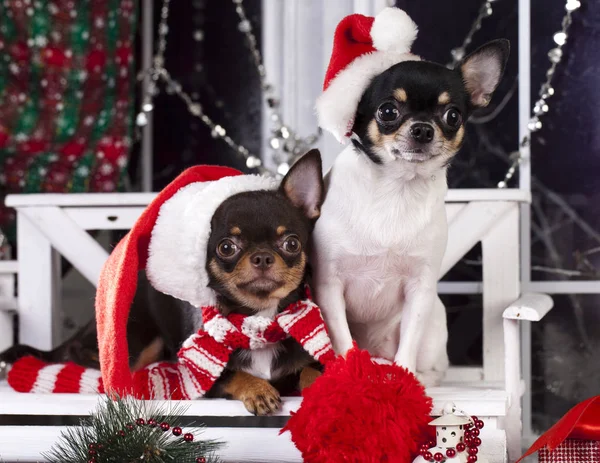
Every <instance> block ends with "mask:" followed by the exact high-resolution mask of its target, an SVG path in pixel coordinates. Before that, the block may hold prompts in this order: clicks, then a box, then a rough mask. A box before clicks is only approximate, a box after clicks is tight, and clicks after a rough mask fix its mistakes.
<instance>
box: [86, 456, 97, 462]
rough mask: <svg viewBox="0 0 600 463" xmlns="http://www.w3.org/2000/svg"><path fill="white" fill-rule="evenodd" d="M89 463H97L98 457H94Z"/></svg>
mask: <svg viewBox="0 0 600 463" xmlns="http://www.w3.org/2000/svg"><path fill="white" fill-rule="evenodd" d="M88 463H96V457H92V458H90V459H89V460H88Z"/></svg>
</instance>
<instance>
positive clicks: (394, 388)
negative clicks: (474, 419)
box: [282, 347, 432, 463]
mask: <svg viewBox="0 0 600 463" xmlns="http://www.w3.org/2000/svg"><path fill="white" fill-rule="evenodd" d="M303 396H304V399H303V401H302V405H301V407H300V409H299V410H298V411H297V412H296V413H293V414H292V417H291V418H290V420H289V421H288V423H287V425H286V426H285V428H284V429H283V430H282V432H285V431H290V433H291V437H292V441H293V442H294V444H295V445H296V447H297V448H298V450H300V452H301V453H302V457H303V459H304V461H305V462H306V463H337V462H340V463H341V462H349V461H364V462H368V461H372V462H380V461H388V462H395V463H405V462H406V463H409V462H410V461H412V458H414V457H415V456H416V455H417V454H418V444H419V443H421V442H422V441H423V438H424V436H426V435H428V429H427V427H428V423H429V421H430V417H429V415H430V413H431V408H432V402H431V399H430V398H429V397H427V396H426V395H425V389H424V387H423V386H422V385H421V384H420V383H419V382H418V381H417V379H416V378H415V376H414V375H413V374H412V373H409V372H408V371H407V370H405V369H404V368H401V367H398V366H395V365H381V364H376V363H374V362H373V359H372V358H371V356H370V355H369V353H368V352H366V351H361V350H359V349H358V348H357V347H354V349H352V350H351V351H350V352H349V353H348V355H347V356H346V358H345V359H344V358H342V357H340V358H338V359H336V360H335V361H333V362H330V363H328V364H327V367H326V371H325V373H324V374H323V375H322V376H321V377H319V378H318V379H317V380H316V381H315V383H314V384H313V385H312V386H311V387H310V388H308V389H306V390H305V391H304V393H303Z"/></svg>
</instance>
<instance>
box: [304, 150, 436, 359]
mask: <svg viewBox="0 0 600 463" xmlns="http://www.w3.org/2000/svg"><path fill="white" fill-rule="evenodd" d="M446 191H447V183H446V169H445V168H441V169H440V168H439V167H438V168H436V169H435V170H434V169H433V168H432V167H430V166H428V165H422V164H409V163H406V162H403V163H401V162H399V161H394V162H390V163H388V164H385V165H381V166H378V165H375V164H374V163H373V162H372V161H370V160H369V159H368V158H366V156H363V155H360V154H358V153H356V152H355V151H354V148H353V147H352V146H349V147H347V148H346V149H345V150H344V151H343V152H342V153H340V155H339V156H338V158H337V159H336V162H335V164H334V166H333V169H332V171H331V172H330V174H329V185H328V188H327V194H326V199H325V203H324V204H323V207H322V213H321V218H320V219H319V220H318V221H317V224H316V227H315V231H314V233H313V255H312V259H313V265H314V269H315V272H314V273H315V286H316V288H317V290H316V297H317V302H319V304H320V305H321V308H322V310H323V312H324V315H325V318H326V321H327V322H328V324H330V325H331V326H329V328H330V331H331V332H332V333H331V334H332V338H335V337H338V340H337V346H336V348H337V349H338V350H340V348H343V349H345V348H348V347H349V345H348V344H349V342H350V340H349V338H348V337H347V336H345V335H343V336H341V337H342V341H339V338H340V336H339V333H340V332H342V331H344V329H343V322H342V320H343V319H346V318H347V323H348V325H349V328H350V330H351V332H352V335H353V337H354V339H356V340H357V341H359V345H361V346H363V347H364V348H368V349H369V350H371V351H372V353H373V352H380V353H381V354H383V353H384V352H385V353H386V354H387V356H389V355H390V354H391V355H392V357H393V354H394V353H395V351H396V349H397V348H398V342H399V337H400V332H399V324H400V322H401V319H402V317H403V310H404V306H405V305H407V304H406V301H407V295H408V296H410V294H411V293H412V292H413V290H414V288H415V287H417V286H421V288H422V287H423V284H422V283H423V281H424V280H427V283H426V285H428V287H430V288H432V289H431V291H430V293H431V292H433V293H435V280H436V279H437V277H438V274H439V267H440V265H441V260H442V257H443V254H444V251H445V248H446V239H447V220H446V210H445V205H444V197H445V193H446ZM336 291H337V292H338V293H340V291H341V293H340V294H343V297H342V299H343V301H342V303H341V304H339V303H338V302H337V301H338V300H339V298H340V296H336V295H334V294H333V293H334V292H336ZM428 303H430V304H433V301H428ZM413 305H414V304H413ZM340 310H343V311H345V313H346V316H345V317H340V315H339V312H340ZM335 344H336V339H334V346H335Z"/></svg>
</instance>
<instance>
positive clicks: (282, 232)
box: [277, 225, 287, 236]
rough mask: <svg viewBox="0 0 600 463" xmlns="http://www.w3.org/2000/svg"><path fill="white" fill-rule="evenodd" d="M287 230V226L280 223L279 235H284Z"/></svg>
mask: <svg viewBox="0 0 600 463" xmlns="http://www.w3.org/2000/svg"><path fill="white" fill-rule="evenodd" d="M286 231H287V228H285V227H284V226H283V225H279V227H277V234H278V235H279V236H281V235H283V234H284V233H285V232H286Z"/></svg>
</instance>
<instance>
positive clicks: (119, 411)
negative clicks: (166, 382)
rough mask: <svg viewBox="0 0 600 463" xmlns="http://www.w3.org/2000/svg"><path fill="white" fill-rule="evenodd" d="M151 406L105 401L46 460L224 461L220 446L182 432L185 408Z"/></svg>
mask: <svg viewBox="0 0 600 463" xmlns="http://www.w3.org/2000/svg"><path fill="white" fill-rule="evenodd" d="M150 404H152V402H145V401H141V400H136V399H132V398H125V399H120V398H117V399H116V400H111V399H109V398H106V400H105V401H104V402H103V403H101V404H100V405H99V406H98V408H97V410H96V411H95V412H94V413H92V414H91V415H90V416H89V417H87V418H85V419H83V420H82V421H81V423H80V425H79V426H73V427H69V428H67V430H66V431H64V432H63V433H62V435H61V440H60V441H59V442H58V443H57V444H55V446H54V447H53V448H52V449H51V450H50V452H48V453H47V454H45V455H43V456H44V458H46V459H47V461H48V462H49V463H129V462H136V463H140V462H149V463H170V462H175V463H199V462H202V463H204V462H206V463H218V462H219V461H220V460H219V459H218V457H217V456H216V455H215V451H216V450H218V448H219V447H220V446H221V445H222V443H220V442H217V441H212V440H200V439H198V434H199V433H198V431H197V428H195V430H196V432H195V433H194V435H193V436H192V437H193V441H190V435H189V434H187V433H184V432H183V431H182V432H181V433H180V432H179V431H181V428H182V423H181V416H182V415H183V412H184V411H185V408H186V407H184V406H175V407H172V408H170V409H169V410H166V409H164V408H159V407H156V406H154V405H150ZM142 420H143V421H142ZM154 423H155V424H154ZM162 423H167V424H168V429H166V428H167V425H166V424H165V425H163V427H164V428H165V429H162V428H161V424H162ZM175 428H180V429H175ZM178 434H179V435H178ZM186 439H187V440H186Z"/></svg>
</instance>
